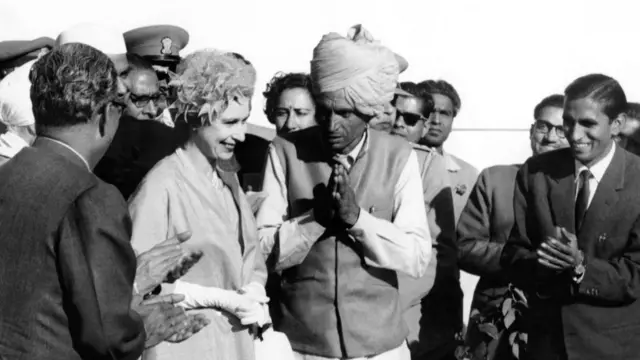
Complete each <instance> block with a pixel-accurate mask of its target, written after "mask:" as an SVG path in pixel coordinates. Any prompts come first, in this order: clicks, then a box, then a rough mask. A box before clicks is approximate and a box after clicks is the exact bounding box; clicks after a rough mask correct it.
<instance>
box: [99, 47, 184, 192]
mask: <svg viewBox="0 0 640 360" xmlns="http://www.w3.org/2000/svg"><path fill="white" fill-rule="evenodd" d="M127 61H128V63H129V68H130V69H129V72H128V74H127V77H126V82H127V84H128V88H129V96H128V98H127V100H126V104H127V107H126V108H125V111H124V114H123V116H122V119H121V120H120V126H119V127H118V131H117V132H116V135H115V137H114V139H113V143H112V145H111V147H110V148H109V150H108V151H107V153H106V154H105V156H104V157H103V158H102V160H101V161H100V162H99V163H98V166H96V169H95V173H96V175H98V176H99V177H100V178H101V179H102V180H104V181H106V182H108V183H110V184H112V185H114V186H115V187H116V188H118V190H120V193H122V196H124V198H125V199H127V198H128V197H129V196H131V194H132V193H133V192H134V191H135V189H136V188H137V187H138V184H139V183H140V181H142V179H143V178H144V176H145V175H146V173H147V172H148V171H149V170H151V168H152V167H153V166H154V165H155V164H156V163H157V162H158V161H160V160H161V159H162V158H163V157H165V156H167V155H169V154H170V153H172V152H173V150H174V149H175V134H174V131H173V129H172V128H170V127H168V126H166V125H164V124H163V123H161V122H158V121H155V119H156V118H157V117H158V116H159V115H161V113H162V106H163V105H162V104H163V102H166V99H165V96H164V95H163V94H162V93H161V91H160V86H159V85H160V84H159V81H158V76H157V75H156V72H155V70H154V69H153V67H152V65H151V63H149V62H148V61H146V60H145V59H143V58H142V57H140V56H138V55H134V54H127Z"/></svg>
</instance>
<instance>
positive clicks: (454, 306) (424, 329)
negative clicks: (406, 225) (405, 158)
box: [391, 82, 462, 359]
mask: <svg viewBox="0 0 640 360" xmlns="http://www.w3.org/2000/svg"><path fill="white" fill-rule="evenodd" d="M393 105H394V107H395V123H394V125H393V130H392V132H391V133H392V134H394V135H398V136H401V137H404V138H405V139H406V140H407V141H409V142H410V143H411V144H412V145H413V149H414V150H415V152H416V154H417V155H418V165H419V166H420V175H421V177H422V188H423V192H424V201H425V211H426V213H427V221H428V225H429V232H430V234H431V239H433V251H432V253H431V262H430V263H429V267H428V268H427V272H426V273H425V275H424V276H422V277H421V278H418V279H414V278H411V277H409V276H406V275H402V274H400V275H399V276H398V278H399V282H400V298H401V300H402V304H403V308H404V309H405V312H404V319H405V322H406V323H407V326H408V328H409V336H408V337H407V342H408V343H409V349H410V350H411V358H412V359H425V358H426V359H432V358H434V359H441V358H443V357H444V356H445V354H448V355H449V356H452V355H453V351H454V344H455V343H454V339H455V334H456V332H457V331H458V330H459V321H455V320H454V321H452V317H451V316H450V314H451V313H452V312H454V313H455V312H457V311H459V309H460V308H461V306H462V303H461V297H460V294H461V290H460V283H459V279H458V276H459V275H458V267H457V259H458V255H457V249H456V244H455V239H454V236H455V223H454V214H453V198H452V195H451V188H450V187H449V184H448V179H447V177H448V174H447V170H446V167H445V161H444V158H443V157H442V155H440V154H439V153H438V152H437V151H435V150H434V149H432V148H430V147H427V146H424V145H420V144H418V142H419V141H420V140H421V139H422V137H423V136H424V135H425V134H426V132H427V128H426V126H425V122H426V121H427V119H428V117H429V115H430V114H431V112H432V111H433V100H432V98H431V95H430V94H429V93H428V92H426V91H425V89H424V88H422V87H420V86H418V85H416V84H415V83H412V82H403V83H401V84H400V87H399V89H397V90H396V95H395V98H394V101H393ZM455 299H458V301H457V302H456V301H455Z"/></svg>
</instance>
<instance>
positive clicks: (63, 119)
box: [29, 43, 118, 134]
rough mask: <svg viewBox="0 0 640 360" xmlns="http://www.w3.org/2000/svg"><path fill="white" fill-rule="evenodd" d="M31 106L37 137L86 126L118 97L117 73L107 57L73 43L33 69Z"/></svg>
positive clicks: (59, 48) (53, 53)
mask: <svg viewBox="0 0 640 360" xmlns="http://www.w3.org/2000/svg"><path fill="white" fill-rule="evenodd" d="M29 79H30V80H31V103H32V106H33V115H34V118H35V122H36V130H37V131H38V133H39V134H40V133H42V131H46V129H47V128H50V127H51V128H53V127H68V126H74V125H78V124H84V123H87V122H88V121H89V120H90V119H91V117H92V116H93V115H94V114H96V113H97V112H100V111H102V110H104V107H105V106H106V105H107V104H108V103H109V102H110V101H113V100H114V99H115V98H116V97H117V86H118V85H117V79H118V78H117V74H116V69H115V66H114V65H113V63H112V62H111V60H110V59H109V58H108V57H107V55H105V54H103V53H102V52H100V51H98V50H96V49H94V48H92V47H91V46H88V45H84V44H79V43H70V44H65V45H62V46H60V47H58V48H55V49H53V50H52V51H51V52H49V53H47V54H46V55H44V56H43V57H42V58H40V59H39V60H38V61H36V63H35V64H34V65H33V67H32V68H31V73H30V74H29Z"/></svg>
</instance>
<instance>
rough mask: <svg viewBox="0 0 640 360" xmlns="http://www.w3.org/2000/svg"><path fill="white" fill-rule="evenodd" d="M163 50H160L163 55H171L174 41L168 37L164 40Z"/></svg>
mask: <svg viewBox="0 0 640 360" xmlns="http://www.w3.org/2000/svg"><path fill="white" fill-rule="evenodd" d="M161 41H162V50H160V54H161V55H171V53H172V51H171V44H172V43H173V40H171V38H170V37H168V36H166V37H163V38H162V40H161Z"/></svg>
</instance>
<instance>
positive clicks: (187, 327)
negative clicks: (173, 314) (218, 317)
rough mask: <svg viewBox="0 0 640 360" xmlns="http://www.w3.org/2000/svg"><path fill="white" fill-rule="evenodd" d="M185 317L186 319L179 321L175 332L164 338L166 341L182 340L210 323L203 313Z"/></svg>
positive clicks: (177, 341)
mask: <svg viewBox="0 0 640 360" xmlns="http://www.w3.org/2000/svg"><path fill="white" fill-rule="evenodd" d="M186 318H187V319H186V321H182V322H180V325H179V326H178V329H177V331H176V333H175V334H173V335H172V336H170V337H169V338H168V339H166V341H168V342H172V343H179V342H183V341H185V340H187V339H188V338H190V337H191V336H193V335H194V334H196V333H198V332H199V331H200V330H202V329H204V327H205V326H207V325H209V323H210V321H209V319H207V317H206V316H205V315H204V314H195V315H186Z"/></svg>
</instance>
